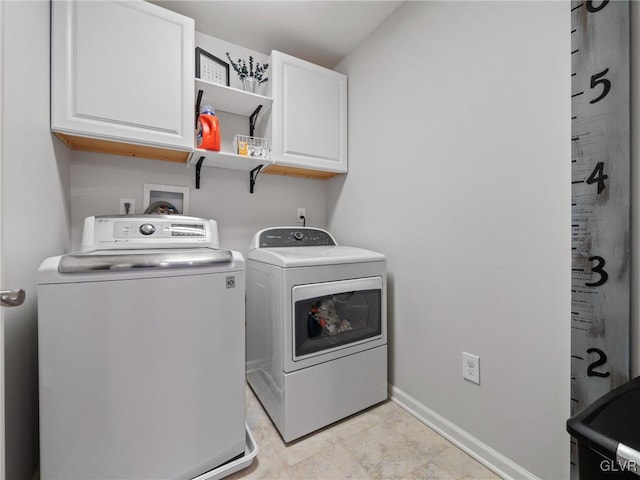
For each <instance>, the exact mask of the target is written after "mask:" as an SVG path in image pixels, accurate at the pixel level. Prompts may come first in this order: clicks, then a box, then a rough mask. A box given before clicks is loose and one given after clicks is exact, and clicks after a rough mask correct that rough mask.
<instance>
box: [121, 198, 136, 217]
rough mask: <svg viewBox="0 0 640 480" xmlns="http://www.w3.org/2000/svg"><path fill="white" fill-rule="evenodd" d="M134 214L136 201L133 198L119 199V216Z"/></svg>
mask: <svg viewBox="0 0 640 480" xmlns="http://www.w3.org/2000/svg"><path fill="white" fill-rule="evenodd" d="M134 213H136V201H135V200H134V199H133V198H121V199H120V215H133V214H134Z"/></svg>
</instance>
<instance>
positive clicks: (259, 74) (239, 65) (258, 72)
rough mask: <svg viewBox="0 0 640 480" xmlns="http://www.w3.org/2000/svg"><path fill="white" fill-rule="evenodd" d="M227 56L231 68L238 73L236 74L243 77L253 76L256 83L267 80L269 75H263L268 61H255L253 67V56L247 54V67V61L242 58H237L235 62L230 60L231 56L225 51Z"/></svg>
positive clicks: (267, 66)
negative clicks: (260, 62) (261, 62)
mask: <svg viewBox="0 0 640 480" xmlns="http://www.w3.org/2000/svg"><path fill="white" fill-rule="evenodd" d="M227 58H228V59H229V62H231V66H232V67H233V70H234V71H235V72H236V73H237V74H238V76H239V77H240V78H241V79H243V78H247V77H253V78H255V79H256V80H257V81H258V83H264V82H266V81H267V80H269V77H265V74H266V72H267V68H269V64H268V63H263V64H259V63H257V62H256V64H255V68H254V63H253V57H251V56H249V67H247V62H246V61H245V60H243V59H242V58H239V59H238V61H237V62H234V61H233V60H231V56H230V55H229V52H227Z"/></svg>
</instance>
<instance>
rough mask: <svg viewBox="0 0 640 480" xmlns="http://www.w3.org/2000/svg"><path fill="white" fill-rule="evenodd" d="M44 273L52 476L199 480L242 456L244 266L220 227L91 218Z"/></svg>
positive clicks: (43, 452)
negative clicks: (77, 244)
mask: <svg viewBox="0 0 640 480" xmlns="http://www.w3.org/2000/svg"><path fill="white" fill-rule="evenodd" d="M82 250H83V251H82V252H80V253H76V254H69V255H63V256H58V257H52V258H48V259H47V260H45V261H44V262H43V264H42V266H41V267H40V271H39V275H38V348H39V383H40V459H41V478H42V479H44V480H50V479H65V480H69V479H123V480H124V479H127V480H134V479H136V480H137V479H190V478H193V477H196V476H198V475H200V474H202V473H203V472H207V471H210V470H212V469H214V468H215V467H217V466H219V465H220V464H223V463H225V462H228V461H229V460H231V459H234V458H236V457H239V456H241V455H242V454H243V453H244V451H245V443H246V441H245V390H244V381H245V372H244V365H245V350H244V344H245V328H244V314H245V310H244V294H245V291H244V285H245V263H244V259H243V257H242V255H241V254H239V253H237V252H232V251H228V250H220V249H218V232H217V225H216V222H215V221H213V220H204V219H199V218H193V217H183V216H178V215H170V216H158V215H148V216H117V217H90V218H87V219H86V220H85V223H84V231H83V240H82Z"/></svg>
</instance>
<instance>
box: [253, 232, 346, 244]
mask: <svg viewBox="0 0 640 480" xmlns="http://www.w3.org/2000/svg"><path fill="white" fill-rule="evenodd" d="M327 245H329V246H331V245H337V244H336V241H335V240H334V238H333V237H332V236H331V234H330V233H329V232H326V231H325V230H320V229H319V228H308V227H304V228H296V227H278V228H268V229H266V230H263V231H261V232H260V235H259V240H258V248H273V247H317V246H327Z"/></svg>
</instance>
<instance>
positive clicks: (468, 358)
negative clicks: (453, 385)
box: [462, 352, 480, 385]
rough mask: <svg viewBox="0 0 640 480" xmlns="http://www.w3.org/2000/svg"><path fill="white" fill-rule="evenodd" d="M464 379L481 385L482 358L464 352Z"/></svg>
mask: <svg viewBox="0 0 640 480" xmlns="http://www.w3.org/2000/svg"><path fill="white" fill-rule="evenodd" d="M462 378H464V379H465V380H469V381H470V382H473V383H477V384H478V385H480V357H479V356H477V355H473V354H471V353H467V352H462Z"/></svg>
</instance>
